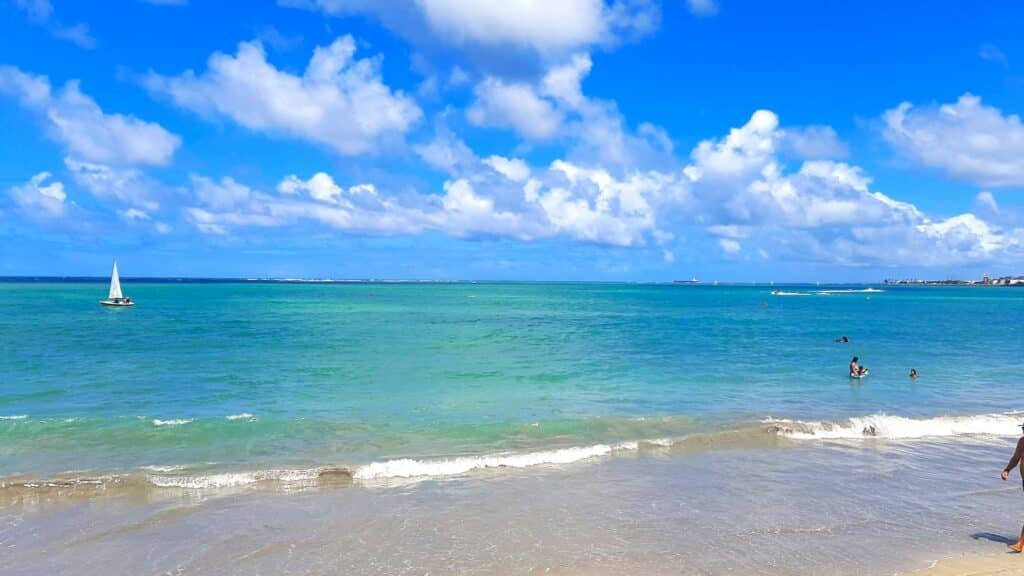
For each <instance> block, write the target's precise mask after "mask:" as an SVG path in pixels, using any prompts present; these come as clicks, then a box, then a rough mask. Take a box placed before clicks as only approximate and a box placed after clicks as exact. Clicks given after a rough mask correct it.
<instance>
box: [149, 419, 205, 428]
mask: <svg viewBox="0 0 1024 576" xmlns="http://www.w3.org/2000/svg"><path fill="white" fill-rule="evenodd" d="M192 422H195V418H178V419H176V420H160V419H159V418H154V419H153V426H182V425H184V424H190V423H192Z"/></svg>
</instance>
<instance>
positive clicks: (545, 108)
mask: <svg viewBox="0 0 1024 576" xmlns="http://www.w3.org/2000/svg"><path fill="white" fill-rule="evenodd" d="M474 93H475V94H476V101H475V102H474V103H473V104H472V105H471V106H470V108H469V109H468V110H467V111H466V116H467V118H469V121H470V122H472V123H473V124H475V125H477V126H492V127H498V128H511V129H513V130H515V131H516V132H518V133H519V134H520V135H521V136H523V137H524V138H527V139H529V140H548V139H550V138H553V137H554V136H556V135H557V134H558V132H559V130H560V129H561V126H562V122H563V120H564V115H563V113H562V112H561V111H559V110H558V109H557V108H556V107H555V105H554V104H553V103H552V102H551V101H549V100H547V99H545V98H543V97H542V96H541V95H539V94H538V93H537V92H536V91H535V90H534V89H533V87H532V86H530V85H528V84H525V83H520V82H512V83H509V82H505V81H503V80H500V79H498V78H487V79H485V80H484V81H483V82H481V83H480V84H478V85H477V86H476V88H475V89H474Z"/></svg>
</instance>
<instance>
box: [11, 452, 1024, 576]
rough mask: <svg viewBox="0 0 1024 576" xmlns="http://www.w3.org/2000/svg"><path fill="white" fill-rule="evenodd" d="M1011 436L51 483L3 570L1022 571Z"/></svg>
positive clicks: (1003, 575)
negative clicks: (464, 466)
mask: <svg viewBox="0 0 1024 576" xmlns="http://www.w3.org/2000/svg"><path fill="white" fill-rule="evenodd" d="M1008 446H1009V442H1008V441H1007V440H1006V439H1005V438H1004V439H1001V440H998V441H986V440H985V439H981V438H973V439H971V438H968V439H965V440H964V441H957V442H941V441H933V440H932V441H929V440H925V441H919V442H854V443H851V442H812V443H796V444H794V445H793V447H792V448H791V449H785V450H765V449H759V448H751V447H744V448H737V449H735V450H713V451H699V452H691V453H674V454H667V453H657V452H649V453H643V454H639V455H636V456H633V457H629V458H606V459H597V460H596V461H594V462H588V461H581V462H576V463H572V464H567V465H554V466H537V467H531V468H511V469H502V470H501V473H481V474H467V475H462V476H457V477H451V478H431V479H428V480H425V481H422V482H415V483H409V482H407V481H403V480H401V479H396V480H393V481H390V482H383V483H381V484H380V485H376V486H372V487H371V486H363V485H352V486H346V487H345V488H344V489H311V490H302V489H296V490H225V491H216V490H214V491H195V490H188V489H163V490H156V491H127V492H118V491H113V492H106V491H102V490H101V491H99V492H98V493H97V495H96V497H95V498H87V499H85V500H84V501H83V500H65V499H60V498H57V499H52V498H48V497H46V496H45V495H36V496H35V497H27V498H25V499H23V500H21V501H18V502H8V503H7V505H3V504H0V526H2V525H10V526H13V525H17V526H18V529H17V530H7V531H6V532H0V539H2V540H3V545H4V549H5V555H3V556H2V557H0V572H2V573H4V574H11V575H13V576H17V575H20V574H26V575H28V574H37V573H61V574H69V575H77V574H83V575H84V574H94V573H111V572H117V573H126V574H138V573H165V572H174V571H175V570H178V571H181V570H184V571H186V572H189V573H203V574H207V573H213V574H235V573H286V572H301V573H308V574H334V573H354V574H423V573H462V574H507V573H510V572H514V573H522V572H527V571H530V570H532V571H534V572H536V573H554V574H566V575H576V574H614V573H645V574H693V573H700V574H724V573H730V574H751V575H753V574H757V575H758V576H789V575H791V574H830V575H833V576H860V575H862V574H877V575H879V576H883V575H891V574H923V575H924V576H982V575H985V576H1011V575H1014V576H1015V575H1017V574H1019V573H1020V572H1017V571H1015V570H1017V568H1018V567H1020V568H1024V558H1016V557H1007V558H1001V557H1000V556H998V555H997V551H998V552H1002V550H1003V549H1004V546H1005V545H1004V544H1003V543H1002V540H1005V539H1007V538H1009V536H1010V532H1011V531H1013V532H1016V530H1018V529H1019V526H1020V524H1019V522H1020V519H1019V518H1018V516H1017V510H1016V506H1014V504H1016V503H1017V502H1018V499H1019V497H1020V496H1019V488H1017V489H1016V490H1014V487H1011V486H1009V485H1007V484H1005V483H1003V482H1001V481H999V480H998V477H997V476H995V472H993V470H991V469H990V468H992V467H996V466H1001V465H1002V462H998V461H1000V460H1002V456H1003V455H1004V454H1005V452H1006V451H1007V448H1008ZM920 471H927V473H922V472H920ZM908 474H909V475H908ZM1014 536H1015V534H1014ZM737 543H742V545H743V553H742V554H737V552H736V550H737V548H736V547H737ZM922 551H932V552H935V553H936V555H944V556H945V557H947V558H953V560H943V561H941V562H934V559H933V558H929V557H928V556H927V555H925V554H921V552H922ZM964 559H967V560H964ZM1014 560H1020V562H1014Z"/></svg>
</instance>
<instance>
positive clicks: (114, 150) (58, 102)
mask: <svg viewBox="0 0 1024 576" xmlns="http://www.w3.org/2000/svg"><path fill="white" fill-rule="evenodd" d="M0 93H7V94H10V95H12V96H14V97H16V98H17V99H18V100H19V102H20V103H21V105H22V106H24V107H25V108H27V109H29V110H32V111H33V112H36V113H37V114H39V116H40V117H41V118H42V119H43V121H44V124H45V126H46V128H47V133H48V134H49V135H50V137H51V138H53V139H54V140H56V141H58V142H60V143H61V144H63V145H64V147H65V148H66V149H67V151H68V152H69V153H70V154H71V155H73V156H76V157H78V158H83V159H85V160H88V161H92V162H103V163H107V164H116V165H131V164H148V165H163V164H167V163H168V162H169V161H170V160H171V156H173V155H174V151H175V150H177V148H178V146H180V145H181V138H179V137H178V136H176V135H174V134H171V133H170V132H168V131H167V130H164V128H163V127H161V126H160V125H159V124H156V123H153V122H145V121H143V120H140V119H138V118H136V117H134V116H126V115H123V114H107V113H105V112H104V111H103V110H102V109H101V108H100V107H99V105H98V104H97V103H96V101H95V100H93V99H92V98H90V97H89V96H87V95H86V94H84V93H82V91H81V89H80V88H79V83H78V81H77V80H72V81H70V82H68V83H67V84H65V85H64V87H63V88H61V89H60V90H59V91H57V92H56V93H54V92H53V90H52V89H51V87H50V81H49V80H48V79H47V78H46V77H45V76H35V75H32V74H27V73H25V72H22V71H21V70H18V69H17V68H12V67H10V66H2V67H0Z"/></svg>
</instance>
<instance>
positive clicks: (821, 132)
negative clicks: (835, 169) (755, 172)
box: [779, 126, 849, 160]
mask: <svg viewBox="0 0 1024 576" xmlns="http://www.w3.org/2000/svg"><path fill="white" fill-rule="evenodd" d="M779 148H780V151H783V152H789V153H792V154H793V155H795V156H796V157H797V158H801V159H804V160H827V159H835V158H845V157H846V156H847V155H848V154H849V150H848V149H847V147H846V143H844V142H843V141H842V140H840V138H839V135H838V134H836V131H835V129H833V128H832V127H831V126H804V127H801V128H786V129H785V130H783V131H782V135H781V136H780V139H779Z"/></svg>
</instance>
